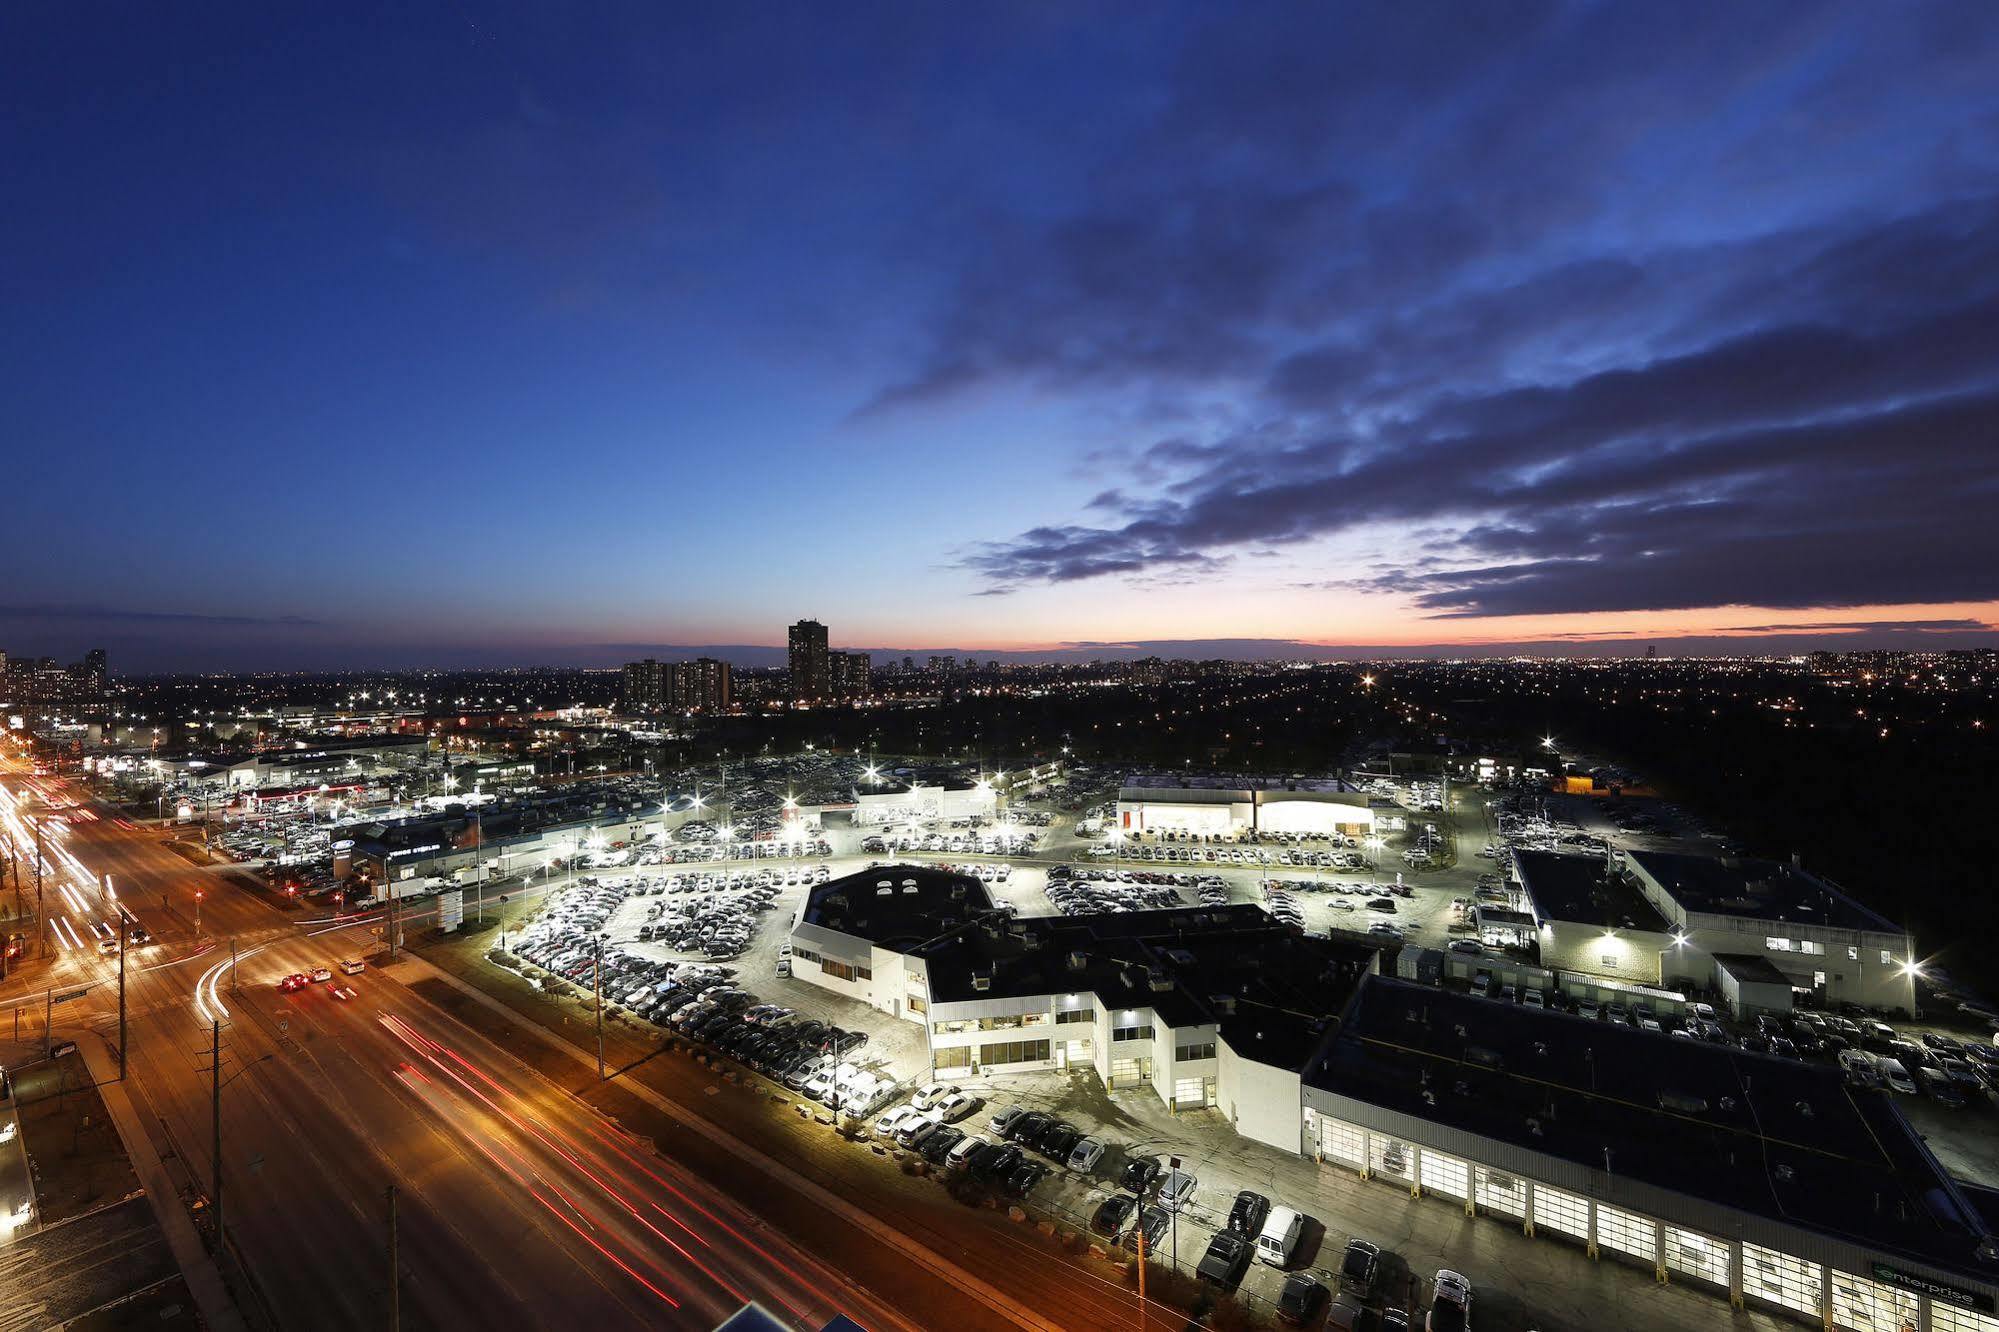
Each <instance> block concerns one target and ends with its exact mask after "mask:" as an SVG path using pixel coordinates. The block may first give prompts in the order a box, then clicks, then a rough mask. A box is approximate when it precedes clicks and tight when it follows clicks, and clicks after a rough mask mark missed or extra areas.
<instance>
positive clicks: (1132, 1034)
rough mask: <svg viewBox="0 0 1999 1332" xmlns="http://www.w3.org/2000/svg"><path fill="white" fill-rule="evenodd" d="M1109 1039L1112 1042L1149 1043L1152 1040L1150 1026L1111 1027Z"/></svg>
mask: <svg viewBox="0 0 1999 1332" xmlns="http://www.w3.org/2000/svg"><path fill="white" fill-rule="evenodd" d="M1111 1039H1112V1040H1114V1041H1149V1040H1151V1039H1152V1027H1151V1026H1150V1024H1148V1025H1146V1026H1143V1027H1112V1028H1111Z"/></svg>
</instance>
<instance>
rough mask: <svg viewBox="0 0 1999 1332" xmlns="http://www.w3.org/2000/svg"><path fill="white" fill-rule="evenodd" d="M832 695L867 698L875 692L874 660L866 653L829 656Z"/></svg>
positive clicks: (837, 653)
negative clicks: (873, 677)
mask: <svg viewBox="0 0 1999 1332" xmlns="http://www.w3.org/2000/svg"><path fill="white" fill-rule="evenodd" d="M827 657H828V662H829V680H830V683H831V685H832V693H833V695H834V696H835V697H838V698H866V697H867V696H868V695H869V694H870V693H871V692H873V686H874V681H873V679H872V678H871V677H872V673H873V667H874V662H873V659H872V658H870V657H869V656H868V654H867V653H865V652H832V653H828V654H827Z"/></svg>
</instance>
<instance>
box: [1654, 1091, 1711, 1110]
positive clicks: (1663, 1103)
mask: <svg viewBox="0 0 1999 1332" xmlns="http://www.w3.org/2000/svg"><path fill="white" fill-rule="evenodd" d="M1659 1108H1660V1109H1661V1110H1676V1111H1678V1112H1679V1113H1681V1114H1683V1115H1704V1114H1706V1113H1707V1097H1705V1096H1691V1095H1688V1094H1687V1093H1686V1092H1677V1091H1662V1092H1660V1093H1659Z"/></svg>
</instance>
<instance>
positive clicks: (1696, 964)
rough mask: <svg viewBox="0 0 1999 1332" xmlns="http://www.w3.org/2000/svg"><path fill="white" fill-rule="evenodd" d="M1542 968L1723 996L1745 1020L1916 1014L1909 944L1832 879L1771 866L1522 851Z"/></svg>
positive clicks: (1521, 870)
mask: <svg viewBox="0 0 1999 1332" xmlns="http://www.w3.org/2000/svg"><path fill="white" fill-rule="evenodd" d="M1513 874H1514V878H1515V880H1516V881H1517V882H1518V884H1519V886H1520V888H1521V891H1522V893H1523V894H1524V895H1525V896H1526V897H1527V899H1528V900H1529V903H1530V908H1529V909H1530V911H1531V913H1532V915H1533V917H1534V921H1535V926H1536V936H1535V941H1536V943H1537V944H1538V946H1539V948H1540V951H1541V962H1542V964H1543V965H1544V966H1546V967H1549V968H1553V969H1558V970H1567V971H1575V972H1583V973H1588V974H1590V975H1592V976H1599V977H1604V978H1607V979H1610V980H1613V981H1621V982H1628V983H1631V984H1637V985H1648V986H1667V987H1672V986H1676V985H1677V986H1681V987H1691V988H1695V989H1701V990H1708V991H1713V992H1715V993H1717V994H1719V995H1720V996H1721V997H1722V999H1723V1000H1724V1002H1726V1004H1727V1005H1728V1007H1729V1009H1730V1011H1731V1012H1733V1013H1734V1014H1735V1015H1736V1016H1737V1017H1747V1016H1751V1015H1753V1014H1755V1013H1763V1012H1787V1011H1789V1010H1790V1008H1791V1007H1792V1003H1793V1000H1794V999H1795V998H1798V997H1800V996H1802V997H1804V998H1806V999H1808V1000H1809V1001H1810V1002H1811V1003H1812V1004H1814V1005H1817V1006H1825V1005H1829V1004H1838V1003H1857V1004H1860V1005H1862V1006H1863V1007H1867V1008H1875V1009H1880V1010H1882V1011H1884V1012H1893V1011H1895V1010H1897V1009H1900V1010H1902V1011H1904V1012H1908V1011H1911V1010H1913V1009H1914V1007H1915V980H1914V973H1913V970H1912V969H1911V967H1910V966H1909V960H1910V957H1911V953H1910V948H1911V942H1910V939H1909V936H1908V933H1907V931H1905V930H1902V929H1901V928H1899V927H1898V926H1896V925H1894V924H1893V923H1892V922H1890V921H1888V920H1887V919H1886V918H1884V917H1882V916H1881V915H1879V914H1878V913H1876V912H1873V911H1869V910H1868V909H1867V908H1865V907H1863V906H1861V905H1860V904H1859V903H1857V902H1855V901H1853V899H1851V898H1849V897H1847V896H1846V895H1845V894H1844V893H1842V892H1840V891H1839V890H1838V889H1836V888H1834V887H1833V886H1832V885H1831V884H1828V883H1826V882H1825V881H1824V880H1822V879H1819V878H1816V877H1815V876H1813V875H1810V874H1806V873H1805V872H1803V871H1802V870H1800V869H1798V868H1797V867H1796V866H1794V865H1785V864H1781V863H1779V862H1776V861H1767V860H1737V859H1733V858H1728V857H1715V856H1691V855H1679V854H1673V853H1669V852H1662V851H1630V852H1627V853H1626V854H1625V860H1624V865H1623V867H1622V868H1621V869H1618V868H1613V867H1612V865H1611V863H1610V862H1608V861H1607V860H1606V859H1605V858H1604V857H1602V856H1596V855H1571V854H1564V853H1558V852H1547V851H1517V852H1515V853H1514V857H1513Z"/></svg>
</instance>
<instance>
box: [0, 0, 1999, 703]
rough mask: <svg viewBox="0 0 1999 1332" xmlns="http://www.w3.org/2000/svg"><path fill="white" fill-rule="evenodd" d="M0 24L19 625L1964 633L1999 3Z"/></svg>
mask: <svg viewBox="0 0 1999 1332" xmlns="http://www.w3.org/2000/svg"><path fill="white" fill-rule="evenodd" d="M298 8H299V7H296V6H272V5H252V4H232V3H226V2H225V3H217V4H213V5H203V6H192V7H190V6H161V5H147V4H128V5H122V6H120V5H114V6H111V7H109V8H104V7H99V8H83V9H79V8H77V7H75V6H63V5H13V6H7V7H5V8H4V10H0V60H4V61H5V62H6V77H5V79H4V80H0V148H4V154H5V156H4V160H5V161H6V162H7V163H8V170H7V183H6V192H7V206H6V207H5V208H0V255H4V256H5V258H4V260H0V308H4V309H5V310H6V311H7V312H8V317H7V318H5V319H0V440H4V445H0V486H4V490H0V497H4V508H0V570H4V572H5V575H6V576H5V577H4V578H0V649H4V650H7V651H9V652H11V653H13V654H15V655H17V656H18V655H39V654H48V655H54V656H57V657H59V658H62V659H73V658H75V657H78V656H80V655H81V654H82V652H83V650H84V649H85V648H87V647H91V646H100V645H101V646H105V647H107V648H108V649H109V650H110V652H111V657H112V666H113V669H114V671H117V670H121V669H122V670H127V671H134V672H137V671H146V670H194V669H229V668H242V669H277V668H312V667H329V668H331V667H355V666H415V665H470V664H478V665H504V664H510V663H522V664H527V663H537V664H538V663H554V664H565V663H575V664H606V663H609V662H613V661H616V660H618V659H620V657H621V656H622V655H628V654H629V651H630V650H631V649H633V648H639V647H646V646H666V647H671V646H673V645H714V644H725V645H766V646H768V645H774V644H781V643H782V642H783V637H784V625H785V624H787V623H788V622H790V621H792V620H795V619H799V618H804V617H808V616H809V617H813V618H817V619H819V620H821V621H824V622H826V623H827V624H829V625H830V626H831V628H832V637H833V641H834V643H835V645H836V646H851V647H868V648H875V649H878V650H914V651H919V652H920V651H924V650H927V649H932V648H935V649H946V648H950V649H963V650H970V651H979V652H981V653H989V654H1001V653H1009V654H1011V653H1023V654H1027V655H1033V654H1035V653H1037V652H1044V651H1064V652H1076V651H1082V652H1090V651H1093V650H1095V645H1109V646H1108V647H1107V648H1105V649H1104V650H1106V651H1111V652H1120V653H1127V652H1134V651H1144V650H1150V649H1151V648H1153V647H1156V646H1158V645H1162V644H1164V645H1169V646H1171V647H1172V648H1173V649H1174V650H1175V651H1176V653H1178V654H1184V655H1197V656H1205V655H1246V656H1258V655H1282V654H1285V653H1289V652H1294V651H1295V652H1301V653H1303V652H1326V651H1346V650H1352V651H1356V652H1360V651H1366V652H1375V653H1392V652H1397V651H1408V652H1421V653H1427V652H1439V651H1441V652H1454V651H1499V650H1506V651H1511V650H1516V649H1521V648H1525V649H1526V650H1547V651H1560V652H1565V651H1592V652H1601V651H1614V650H1622V646H1623V645H1631V644H1651V643H1658V644H1661V645H1662V650H1672V649H1674V648H1675V646H1679V647H1682V648H1688V649H1691V648H1695V647H1698V648H1700V649H1702V650H1710V649H1711V650H1727V649H1737V648H1739V650H1745V651H1746V650H1753V649H1755V648H1757V647H1768V648H1773V649H1778V650H1795V649H1798V648H1803V647H1811V646H1860V645H1865V646H1881V645H1915V646H1953V647H1955V646H1972V645H1999V632H1995V630H1994V624H1995V622H1999V521H1995V518H1999V78H1994V77H1993V75H1992V71H1993V70H1994V69H1999V7H1995V6H1993V5H1991V4H1989V3H1986V2H1985V0H1962V2H1961V3H1958V2H1945V3H1923V2H1921V0H1918V2H1917V3H1912V4H1906V5H1879V4H1873V3H1851V4H1825V5H1819V4H1809V3H1787V4H1778V5H1749V6H1744V5H1741V4H1737V3H1701V2H1699V0H1695V2H1693V3H1676V4H1672V5H1651V4H1585V3H1503V2H1495V3H1488V4H1478V5H1466V4H1461V3H1456V2H1455V0H1450V2H1439V3H1410V2H1407V0H1404V2H1403V3H1397V4H1394V5H1380V4H1374V3H1325V4H1314V5H1276V4H1272V5H1263V6H1212V5H1187V6H1176V5H1171V4H1159V5H1148V6H1130V5H1096V4H1090V3H1079V2H1076V0H1066V2H1065V3H1059V4H1057V3H1020V4H992V5H976V6H975V5H920V4H913V3H909V4H901V5H872V4H867V3H860V2H858V0H857V2H856V3H851V4H842V5H838V6H828V5H815V4H799V5H781V4H743V5H727V6H724V5H657V4H650V3H633V4H587V3H579V4H559V5H558V4H546V3H537V4H523V5H515V4H508V3H491V2H490V0H454V3H451V4H446V5H425V6H404V5H380V6H375V5H369V4H366V3H359V2H357V3H352V4H343V5H338V6H324V7H319V9H320V12H317V13H302V12H294V11H295V10H297V9H298Z"/></svg>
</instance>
